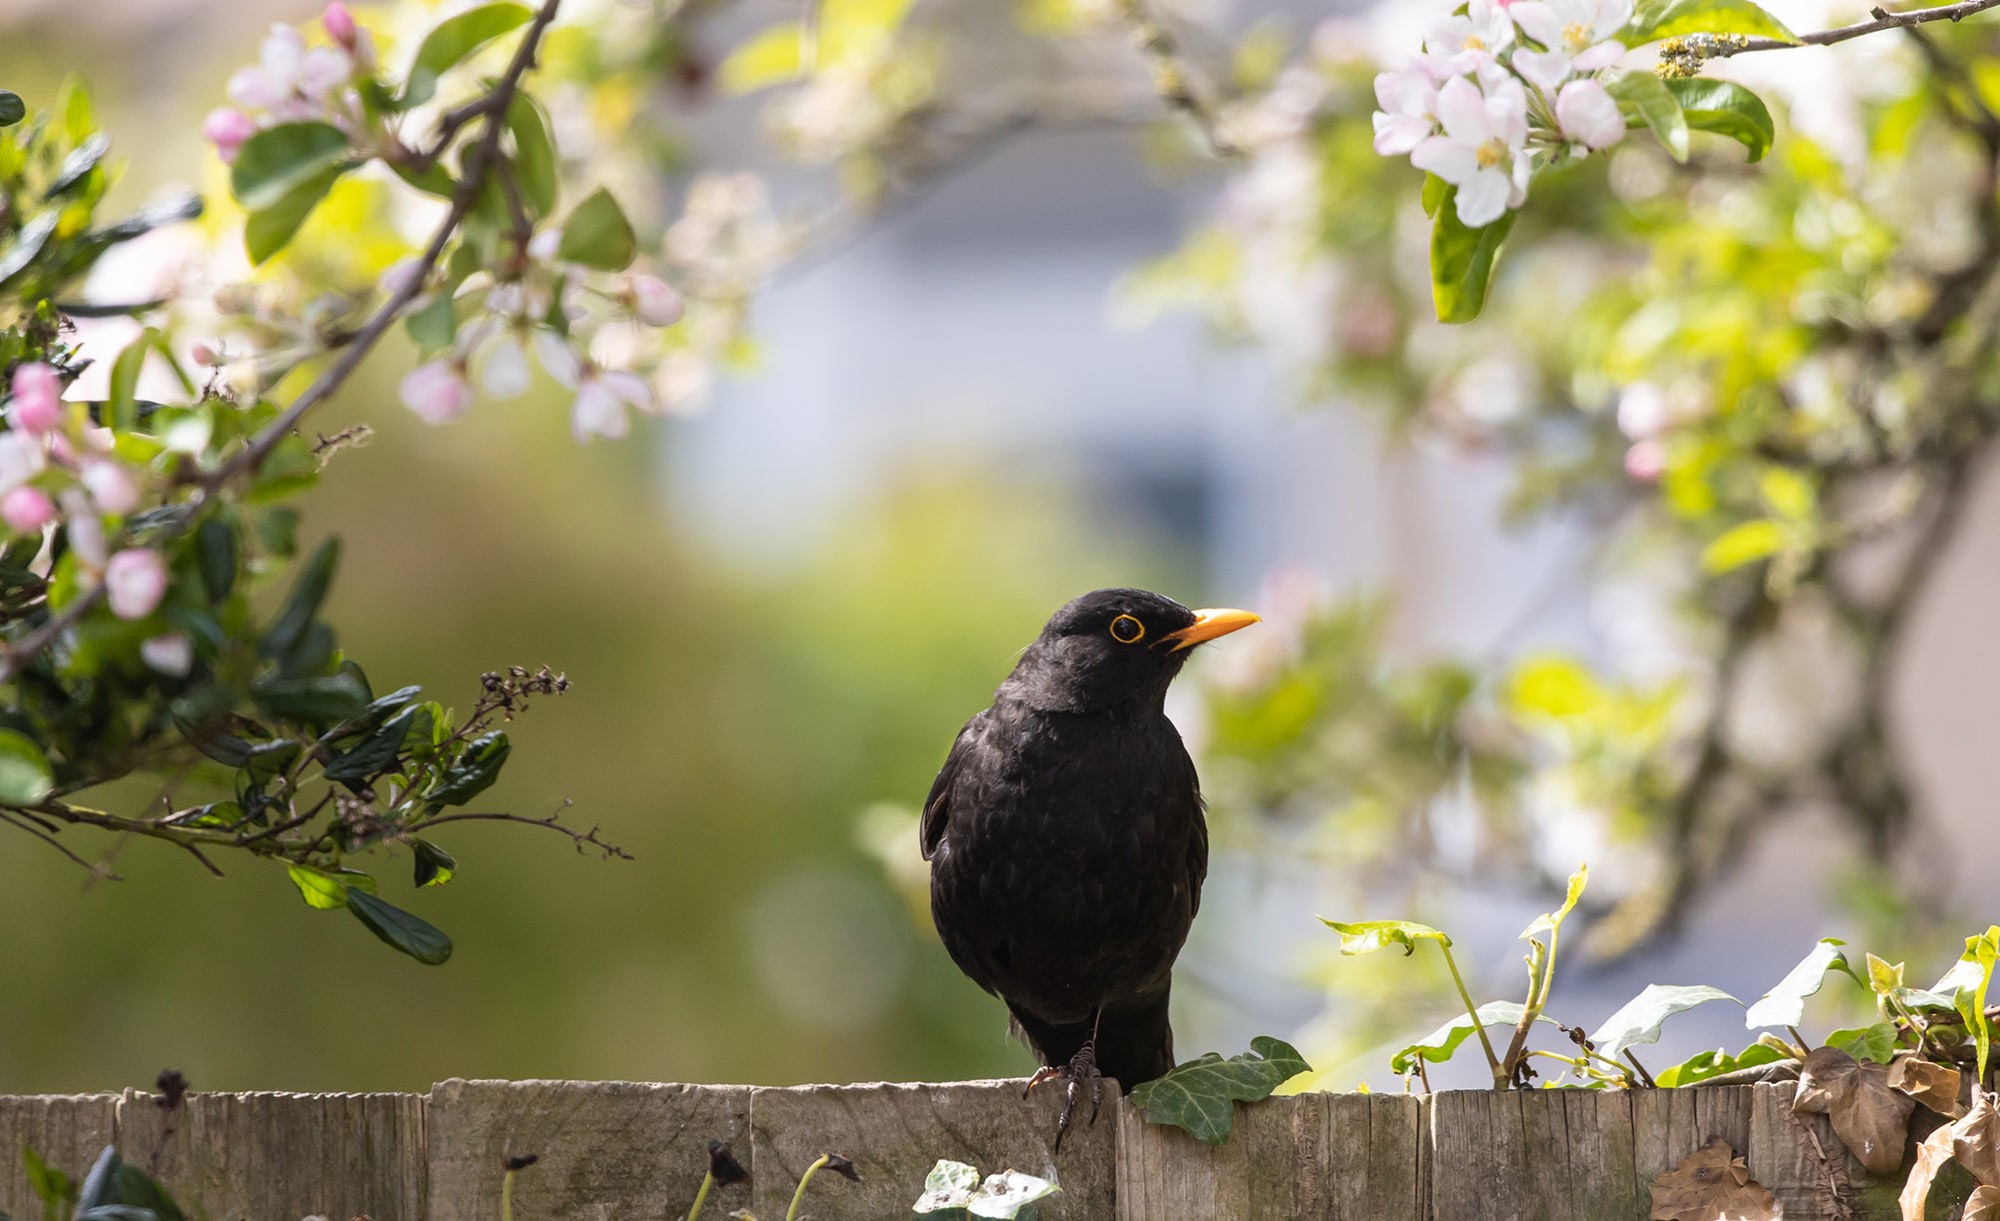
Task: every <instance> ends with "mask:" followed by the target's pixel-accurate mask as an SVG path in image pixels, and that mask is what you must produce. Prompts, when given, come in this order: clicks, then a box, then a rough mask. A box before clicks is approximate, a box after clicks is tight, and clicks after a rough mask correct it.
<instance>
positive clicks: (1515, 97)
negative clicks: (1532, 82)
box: [1410, 77, 1530, 229]
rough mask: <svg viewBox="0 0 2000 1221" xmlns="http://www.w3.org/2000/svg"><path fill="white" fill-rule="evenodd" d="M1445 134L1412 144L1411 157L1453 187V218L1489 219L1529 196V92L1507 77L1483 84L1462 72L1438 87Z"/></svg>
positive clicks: (1478, 222) (1477, 224) (1479, 222)
mask: <svg viewBox="0 0 2000 1221" xmlns="http://www.w3.org/2000/svg"><path fill="white" fill-rule="evenodd" d="M1437 106H1438V119H1439V121H1441V122H1442V123H1443V124H1444V134H1443V135H1441V136H1431V137H1430V138H1429V139H1426V140H1425V141H1424V142H1423V143H1421V144H1419V145H1417V147H1416V149H1415V150H1414V151H1413V152H1412V153H1411V154H1410V161H1411V162H1412V163H1413V164H1414V165H1415V166H1416V167H1417V168H1418V169H1420V170H1428V171H1430V172H1431V173H1433V174H1436V175H1437V176H1438V177H1439V178H1442V179H1444V180H1445V181H1446V182H1449V183H1451V184H1452V185H1453V186H1455V187H1457V188H1458V219H1459V220H1461V221H1463V222H1464V223H1465V224H1466V225H1468V226H1470V227H1471V228H1474V229H1478V228H1481V227H1483V226H1485V225H1490V224H1492V223H1493V222H1494V221H1496V220H1499V219H1500V217H1501V216H1502V215H1503V214H1504V213H1505V212H1506V211H1507V209H1509V208H1515V207H1519V206H1520V205H1521V202H1522V201H1523V200H1525V199H1526V198H1527V197H1528V173H1529V169H1530V164H1529V159H1528V153H1527V149H1526V147H1525V146H1526V143H1527V139H1528V94H1527V90H1525V89H1523V88H1522V87H1521V83H1520V82H1519V81H1516V80H1512V79H1508V80H1501V81H1496V82H1494V83H1493V84H1491V85H1489V86H1487V87H1485V88H1484V89H1482V88H1481V87H1480V86H1478V85H1475V84H1473V83H1472V82H1471V81H1470V80H1467V79H1466V78H1464V77H1457V78H1454V79H1452V80H1449V81H1446V82H1445V84H1444V87H1443V88H1441V89H1439V90H1438V103H1437Z"/></svg>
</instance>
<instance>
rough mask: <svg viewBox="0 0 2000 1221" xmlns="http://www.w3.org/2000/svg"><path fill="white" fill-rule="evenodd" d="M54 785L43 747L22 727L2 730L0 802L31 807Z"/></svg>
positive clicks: (0, 738)
mask: <svg viewBox="0 0 2000 1221" xmlns="http://www.w3.org/2000/svg"><path fill="white" fill-rule="evenodd" d="M55 787H56V778H55V773H54V772H52V771H51V770H50V769H49V759H48V756H47V755H44V754H43V753H42V748H41V747H39V746H37V745H35V743H34V740H33V739H31V738H30V737H28V735H26V734H24V733H22V732H20V731H19V730H14V729H0V803H4V804H6V805H10V806H31V805H34V804H36V803H37V802H40V801H41V800H42V799H43V798H45V797H47V796H48V795H49V793H50V792H51V791H52V790H53V789H54V788H55Z"/></svg>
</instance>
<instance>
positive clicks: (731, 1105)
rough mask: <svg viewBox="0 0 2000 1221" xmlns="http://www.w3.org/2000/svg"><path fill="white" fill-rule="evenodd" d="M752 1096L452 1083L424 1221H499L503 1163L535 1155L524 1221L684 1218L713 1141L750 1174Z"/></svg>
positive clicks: (619, 1086) (442, 1091)
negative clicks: (725, 1144)
mask: <svg viewBox="0 0 2000 1221" xmlns="http://www.w3.org/2000/svg"><path fill="white" fill-rule="evenodd" d="M750 1094H751V1089H750V1087H749V1086H742V1085H728V1086H710V1085H646V1084H638V1083H634V1082H622V1081H606V1082H581V1081H446V1082H442V1083H440V1084H439V1085H436V1086H433V1087H432V1089H431V1093H430V1098H429V1106H430V1114H429V1118H428V1121H427V1127H428V1130H429V1136H430V1146H429V1162H430V1173H429V1195H428V1200H429V1207H428V1210H427V1211H425V1212H423V1213H421V1214H418V1215H421V1216H424V1217H427V1218H429V1219H430V1221H492V1218H494V1217H497V1216H499V1215H500V1187H501V1179H502V1177H503V1175H504V1173H505V1171H504V1169H503V1165H502V1164H503V1162H504V1161H505V1160H506V1159H507V1158H508V1157H512V1156H517V1155H525V1154H533V1155H535V1156H536V1158H537V1159H538V1160H537V1162H536V1163H535V1165H534V1167H533V1168H532V1169H529V1170H527V1171H524V1172H523V1173H522V1174H521V1175H520V1176H519V1177H518V1178H517V1179H516V1181H515V1184H514V1215H515V1216H517V1217H533V1218H535V1219H536V1221H570V1219H574V1221H616V1219H622V1218H639V1217H645V1218H659V1217H668V1216H685V1215H686V1214H687V1208H688V1205H689V1204H690V1203H691V1202H693V1200H694V1195H695V1191H696V1189H697V1188H699V1187H700V1185H701V1179H702V1176H703V1175H704V1174H706V1173H707V1172H708V1142H709V1141H711V1140H722V1141H731V1142H733V1143H734V1144H733V1147H734V1149H735V1151H736V1153H737V1154H738V1155H739V1156H740V1157H741V1158H742V1160H743V1164H744V1165H745V1166H748V1165H749V1164H750V1160H749V1154H750V1139H749V1137H750ZM910 1198H911V1199H915V1198H916V1197H915V1195H914V1194H912V1195H911V1197H910ZM747 1201H748V1193H747V1192H745V1191H744V1190H743V1189H742V1188H741V1187H737V1188H730V1189H727V1190H724V1191H720V1192H717V1193H716V1194H714V1195H711V1196H710V1197H709V1202H708V1207H707V1209H706V1211H707V1213H708V1215H709V1216H712V1217H722V1216H726V1215H727V1214H728V1213H729V1211H730V1210H731V1209H735V1208H742V1207H744V1206H745V1204H746V1203H747ZM778 1215H779V1216H780V1217H782V1216H784V1213H783V1211H782V1210H780V1212H779V1213H778ZM329 1216H331V1214H329ZM374 1221H389V1219H388V1218H387V1217H385V1216H376V1217H375V1218H374Z"/></svg>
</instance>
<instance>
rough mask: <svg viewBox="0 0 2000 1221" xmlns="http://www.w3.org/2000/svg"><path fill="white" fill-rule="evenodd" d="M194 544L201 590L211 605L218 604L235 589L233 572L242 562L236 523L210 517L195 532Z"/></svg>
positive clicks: (234, 573) (234, 572) (234, 574)
mask: <svg viewBox="0 0 2000 1221" xmlns="http://www.w3.org/2000/svg"><path fill="white" fill-rule="evenodd" d="M194 542H195V562H196V564H197V565H198V566H199V567H200V569H201V583H202V587H203V588H205V589H206V590H208V600H209V602H210V603H216V602H221V601H223V600H224V599H226V598H227V597H229V594H230V591H232V590H234V589H235V588H236V570H237V568H238V567H239V566H240V565H241V564H242V562H243V561H242V544H241V542H240V541H239V539H238V538H237V534H236V523H235V522H233V521H230V520H228V519H227V518H222V517H211V518H209V519H208V520H207V521H204V522H202V523H201V528H200V529H198V530H196V531H195V536H194Z"/></svg>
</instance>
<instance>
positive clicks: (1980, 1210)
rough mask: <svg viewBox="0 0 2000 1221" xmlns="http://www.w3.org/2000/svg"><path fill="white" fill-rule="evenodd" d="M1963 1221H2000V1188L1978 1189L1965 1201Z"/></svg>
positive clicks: (1982, 1187)
mask: <svg viewBox="0 0 2000 1221" xmlns="http://www.w3.org/2000/svg"><path fill="white" fill-rule="evenodd" d="M1961 1218H1962V1221H2000V1187H1985V1186H1981V1187H1977V1188H1974V1189H1973V1192H1972V1194H1971V1195H1970V1196H1967V1197H1966V1200H1965V1212H1964V1213H1962V1214H1961Z"/></svg>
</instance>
